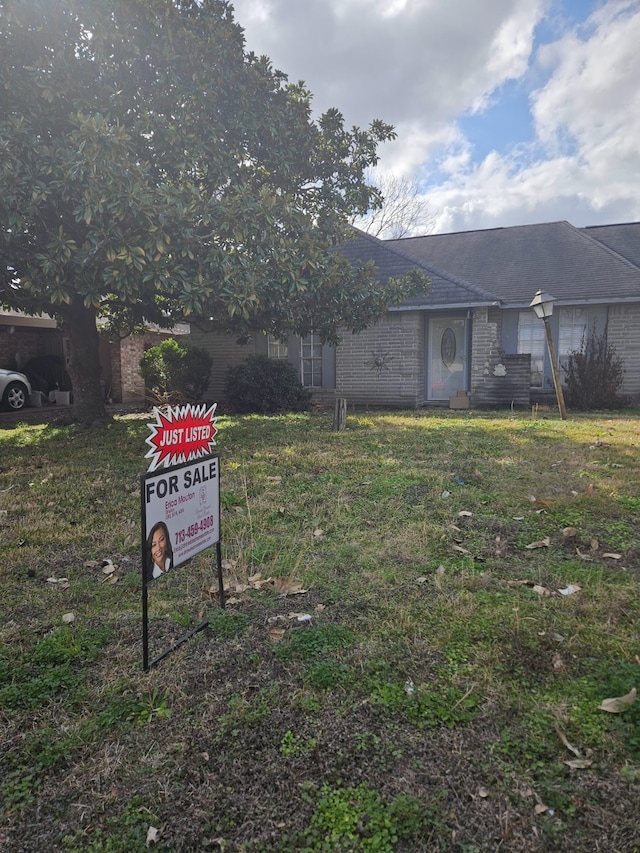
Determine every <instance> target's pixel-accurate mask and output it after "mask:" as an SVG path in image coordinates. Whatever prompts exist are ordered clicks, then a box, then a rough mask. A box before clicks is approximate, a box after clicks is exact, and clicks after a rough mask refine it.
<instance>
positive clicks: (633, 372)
mask: <svg viewBox="0 0 640 853" xmlns="http://www.w3.org/2000/svg"><path fill="white" fill-rule="evenodd" d="M607 341H608V342H609V343H610V344H611V345H612V346H614V347H615V349H616V353H617V355H619V356H620V357H621V358H622V360H623V361H624V368H625V374H624V381H623V383H622V387H621V388H620V392H619V393H620V394H623V395H625V396H627V397H630V398H631V400H632V402H633V403H634V404H638V403H640V305H610V306H609V320H608V323H607Z"/></svg>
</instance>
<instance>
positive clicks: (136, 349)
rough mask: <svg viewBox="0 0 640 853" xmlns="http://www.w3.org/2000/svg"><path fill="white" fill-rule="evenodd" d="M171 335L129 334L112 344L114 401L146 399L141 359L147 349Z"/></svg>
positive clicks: (125, 401) (111, 396)
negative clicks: (141, 373) (141, 372)
mask: <svg viewBox="0 0 640 853" xmlns="http://www.w3.org/2000/svg"><path fill="white" fill-rule="evenodd" d="M167 337H170V336H169V335H160V334H158V333H156V332H145V334H144V335H129V337H126V338H122V340H120V341H114V342H113V343H112V344H111V393H110V398H111V399H112V400H113V402H114V403H138V402H143V401H144V399H145V387H144V380H143V378H142V376H141V375H140V359H141V358H142V356H143V355H144V352H145V350H148V349H149V347H153V346H155V345H156V344H159V343H160V342H161V341H163V340H165V339H166V338H167Z"/></svg>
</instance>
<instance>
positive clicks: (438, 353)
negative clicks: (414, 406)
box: [427, 317, 468, 400]
mask: <svg viewBox="0 0 640 853" xmlns="http://www.w3.org/2000/svg"><path fill="white" fill-rule="evenodd" d="M467 337H468V336H467V318H466V317H430V318H429V328H428V339H427V400H448V399H449V397H455V395H456V394H457V392H458V391H467V390H468V388H467V348H468V347H467Z"/></svg>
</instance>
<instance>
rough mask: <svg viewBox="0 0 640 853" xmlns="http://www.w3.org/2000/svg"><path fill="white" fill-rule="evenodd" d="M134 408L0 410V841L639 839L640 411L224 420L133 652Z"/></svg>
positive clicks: (218, 845) (188, 844) (270, 843)
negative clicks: (213, 496) (634, 698)
mask: <svg viewBox="0 0 640 853" xmlns="http://www.w3.org/2000/svg"><path fill="white" fill-rule="evenodd" d="M148 419H149V418H148V416H142V417H138V418H136V417H127V418H122V419H119V420H116V421H114V422H113V423H112V424H109V425H108V426H104V427H101V428H98V429H92V430H86V429H84V428H80V427H77V426H66V427H61V426H46V425H39V426H27V425H19V426H17V427H15V428H13V429H3V430H0V535H1V538H2V543H3V559H2V562H1V563H0V584H1V589H2V598H3V617H2V621H1V622H0V747H1V748H0V846H3V849H7V850H10V851H12V850H16V851H20V850H23V849H24V850H30V849H53V850H61V851H66V852H67V853H75V851H85V850H88V851H138V850H139V851H144V850H146V849H148V848H147V846H146V839H147V832H148V829H149V827H150V826H153V827H155V828H156V829H157V830H158V838H157V841H156V842H155V844H154V845H152V848H153V847H155V849H157V850H159V851H162V850H165V851H180V850H185V851H188V850H200V849H213V850H216V849H217V850H222V849H224V850H226V851H227V853H229V851H238V853H252V852H253V853H269V852H270V851H271V853H276V851H277V853H297V852H298V851H302V850H308V851H311V853H315V851H322V850H328V851H341V850H344V851H399V853H402V851H407V852H408V851H411V853H413V851H454V853H463V851H466V853H471V851H489V850H496V849H502V850H514V851H515V850H523V849H526V850H531V851H546V850H549V851H567V853H568V851H572V853H573V851H585V853H586V851H589V853H590V851H592V850H595V849H600V848H601V849H610V850H620V851H624V853H627V851H639V850H640V841H639V840H638V833H637V828H636V823H637V820H636V814H637V798H638V785H639V784H640V735H639V734H638V732H639V731H640V702H637V703H634V704H632V705H631V706H630V707H629V708H628V709H627V710H626V711H625V712H624V713H622V714H608V713H606V712H603V711H602V710H599V705H600V703H601V702H602V700H603V699H605V698H610V697H615V696H622V695H625V694H627V693H629V691H630V690H631V689H632V688H633V687H638V686H640V685H639V684H638V682H640V677H639V676H640V628H639V626H640V597H639V596H638V584H639V583H640V569H639V566H640V523H639V522H640V476H639V475H640V457H639V455H638V435H639V432H638V424H639V421H638V418H637V413H631V414H629V413H612V414H607V415H603V416H601V417H587V416H579V417H575V418H574V417H571V418H570V419H569V420H567V421H565V422H562V421H559V420H556V419H555V418H546V419H545V418H537V419H532V418H530V417H528V416H525V417H516V416H515V415H514V414H511V413H510V414H506V415H505V416H502V417H501V416H497V415H496V414H488V413H486V414H483V413H478V412H464V413H455V412H437V413H434V412H408V413H407V412H373V413H372V412H368V413H356V414H351V415H350V416H349V418H348V421H347V426H348V429H347V431H346V432H344V433H334V432H332V431H331V416H330V414H326V415H324V414H309V415H307V414H304V415H292V416H280V417H244V418H230V417H221V418H220V419H219V421H218V426H219V429H220V434H219V441H218V448H217V449H218V450H219V452H220V455H221V487H222V495H221V517H222V524H221V530H222V550H223V559H224V561H225V567H226V568H225V579H226V583H227V586H228V597H229V598H230V599H231V602H230V604H229V605H228V607H227V609H226V610H225V611H222V610H221V609H220V608H219V606H218V603H217V598H216V588H217V581H216V567H215V564H214V556H215V555H214V554H213V553H211V552H207V553H204V554H201V555H199V556H198V557H196V558H195V559H194V560H193V561H192V562H191V563H190V564H189V565H188V566H185V567H182V568H180V569H179V570H178V571H176V572H175V573H170V575H168V576H167V577H166V578H164V579H162V581H161V582H157V583H155V584H154V585H153V586H152V587H151V588H150V590H149V627H150V640H151V645H152V654H153V653H154V652H160V651H162V650H163V649H165V648H167V647H168V646H169V645H171V643H172V642H173V641H174V640H175V639H176V638H177V637H179V636H181V635H182V634H184V632H185V631H186V630H188V629H189V628H190V627H191V626H193V625H197V624H199V623H200V622H201V621H202V620H203V618H207V619H208V620H209V627H208V628H207V629H206V631H204V632H201V633H200V634H198V635H196V636H194V637H193V638H192V639H191V640H190V641H189V642H188V643H186V644H184V645H183V646H181V647H180V649H179V650H178V651H176V652H174V653H173V654H172V655H170V656H169V657H167V658H166V659H165V660H164V661H162V662H161V664H160V665H159V666H158V667H157V668H155V669H153V670H152V671H151V672H150V673H149V674H145V673H143V671H142V666H141V659H142V649H141V641H140V639H141V588H140V541H139V540H140V497H139V474H140V473H141V471H142V470H143V468H144V454H145V451H146V445H145V441H144V440H145V438H146V436H147V434H148V430H147V427H146V422H147V420H148ZM566 528H575V530H574V531H573V532H572V533H571V535H569V536H567V535H566V531H565V529H566ZM563 531H565V532H563ZM543 540H544V541H545V543H546V544H545V545H544V546H541V547H534V548H528V547H527V546H528V545H532V544H535V543H538V542H541V541H543ZM606 555H614V556H606ZM105 559H108V560H111V561H112V562H113V563H114V564H115V565H116V566H117V569H116V572H115V578H116V581H115V582H111V581H110V578H109V576H107V575H105V574H104V573H103V572H102V561H103V560H105ZM269 579H270V580H269ZM274 580H277V581H278V582H279V584H280V585H279V586H277V585H276V584H275V583H274ZM569 585H573V586H574V587H579V590H578V591H576V592H575V593H574V594H572V595H568V596H564V595H561V594H560V593H559V590H561V589H566V588H567V587H569ZM300 588H302V589H303V590H304V592H299V590H300ZM68 614H73V620H72V621H65V620H63V616H66V615H68ZM299 617H304V618H303V619H302V620H300V619H299ZM567 744H569V746H567ZM576 752H578V753H579V757H580V758H582V759H584V760H586V761H590V762H591V764H590V765H589V766H586V767H582V768H575V767H571V766H570V765H568V764H566V763H565V762H567V761H572V760H574V759H576V758H577V757H578V756H577V755H576ZM541 804H542V805H544V806H546V809H545V810H544V811H543V810H542V809H541ZM536 806H538V807H539V808H538V813H536Z"/></svg>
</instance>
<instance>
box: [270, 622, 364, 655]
mask: <svg viewBox="0 0 640 853" xmlns="http://www.w3.org/2000/svg"><path fill="white" fill-rule="evenodd" d="M353 641H354V634H353V631H352V630H351V629H350V628H347V627H345V626H344V625H331V624H329V625H310V626H308V627H304V628H299V629H298V630H296V631H292V632H291V633H290V634H288V635H287V636H286V637H285V638H284V640H283V641H282V642H281V643H280V644H279V645H278V646H277V647H276V650H275V654H276V657H278V658H279V659H280V660H301V661H307V662H308V661H315V660H316V659H317V658H318V657H320V656H321V655H326V654H328V653H335V652H336V651H337V650H339V649H348V648H349V646H351V645H352V644H353Z"/></svg>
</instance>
